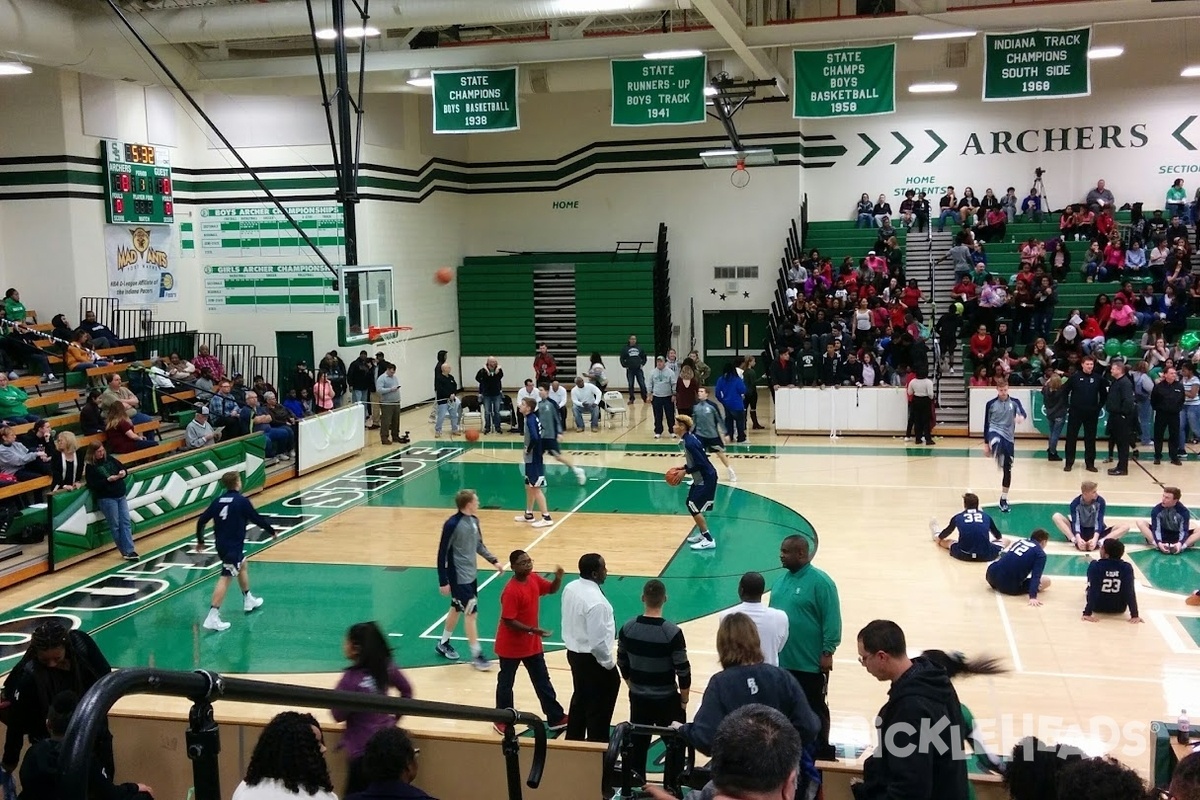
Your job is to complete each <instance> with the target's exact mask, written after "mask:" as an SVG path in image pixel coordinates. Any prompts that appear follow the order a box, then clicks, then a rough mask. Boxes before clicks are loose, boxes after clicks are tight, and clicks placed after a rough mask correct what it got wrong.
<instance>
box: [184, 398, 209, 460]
mask: <svg viewBox="0 0 1200 800" xmlns="http://www.w3.org/2000/svg"><path fill="white" fill-rule="evenodd" d="M183 438H184V441H186V442H187V446H188V449H189V450H195V449H196V448H199V447H207V446H208V445H210V444H212V443H214V442H215V441H217V432H216V431H214V430H213V427H212V425H210V424H209V423H208V406H206V405H204V404H200V405H198V406H196V413H195V415H194V416H193V417H192V421H191V422H189V423H188V426H187V430H186V431H184V433H183Z"/></svg>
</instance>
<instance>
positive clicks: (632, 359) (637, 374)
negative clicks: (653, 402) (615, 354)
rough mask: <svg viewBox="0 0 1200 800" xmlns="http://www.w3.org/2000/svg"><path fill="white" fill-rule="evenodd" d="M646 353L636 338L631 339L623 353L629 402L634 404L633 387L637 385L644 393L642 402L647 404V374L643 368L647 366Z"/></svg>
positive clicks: (622, 363)
mask: <svg viewBox="0 0 1200 800" xmlns="http://www.w3.org/2000/svg"><path fill="white" fill-rule="evenodd" d="M646 360H647V359H646V351H645V350H643V349H642V348H641V347H640V346H638V341H637V337H636V336H630V337H629V344H628V345H626V346H625V349H624V350H622V351H621V366H622V367H624V368H625V379H626V380H627V381H629V402H630V403H632V402H633V385H634V384H635V383H636V384H637V387H638V389H640V390H641V392H642V402H643V403H645V402H646V374H645V373H644V372H642V367H644V366H646Z"/></svg>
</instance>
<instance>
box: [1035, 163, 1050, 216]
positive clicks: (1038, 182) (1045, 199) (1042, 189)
mask: <svg viewBox="0 0 1200 800" xmlns="http://www.w3.org/2000/svg"><path fill="white" fill-rule="evenodd" d="M1033 188H1035V189H1037V192H1038V197H1040V198H1042V208H1043V209H1045V211H1043V212H1042V213H1044V214H1048V213H1049V212H1050V198H1049V196H1047V194H1046V184H1045V183H1044V182H1043V181H1042V176H1041V175H1038V174H1037V173H1036V172H1035V173H1034V175H1033Z"/></svg>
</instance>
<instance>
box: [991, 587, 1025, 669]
mask: <svg viewBox="0 0 1200 800" xmlns="http://www.w3.org/2000/svg"><path fill="white" fill-rule="evenodd" d="M996 608H998V609H1000V622H1001V623H1002V624H1003V625H1004V636H1005V638H1006V639H1008V649H1009V650H1011V651H1012V659H1013V667H1014V668H1015V669H1016V671H1017V672H1024V671H1025V667H1024V665H1023V664H1021V654H1020V653H1018V652H1017V639H1016V637H1015V636H1013V629H1012V623H1011V622H1009V619H1008V609H1006V608H1005V607H1004V599H1003V598H1002V597H1001V596H1000V594H999V592H997V593H996Z"/></svg>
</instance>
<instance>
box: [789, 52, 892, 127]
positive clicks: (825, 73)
mask: <svg viewBox="0 0 1200 800" xmlns="http://www.w3.org/2000/svg"><path fill="white" fill-rule="evenodd" d="M792 68H793V75H794V78H793V80H792V84H793V87H792V116H793V117H795V118H796V119H827V118H830V117H870V116H875V115H877V114H893V113H895V111H896V45H894V44H881V45H877V46H875V47H833V48H828V49H823V50H793V51H792Z"/></svg>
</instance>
